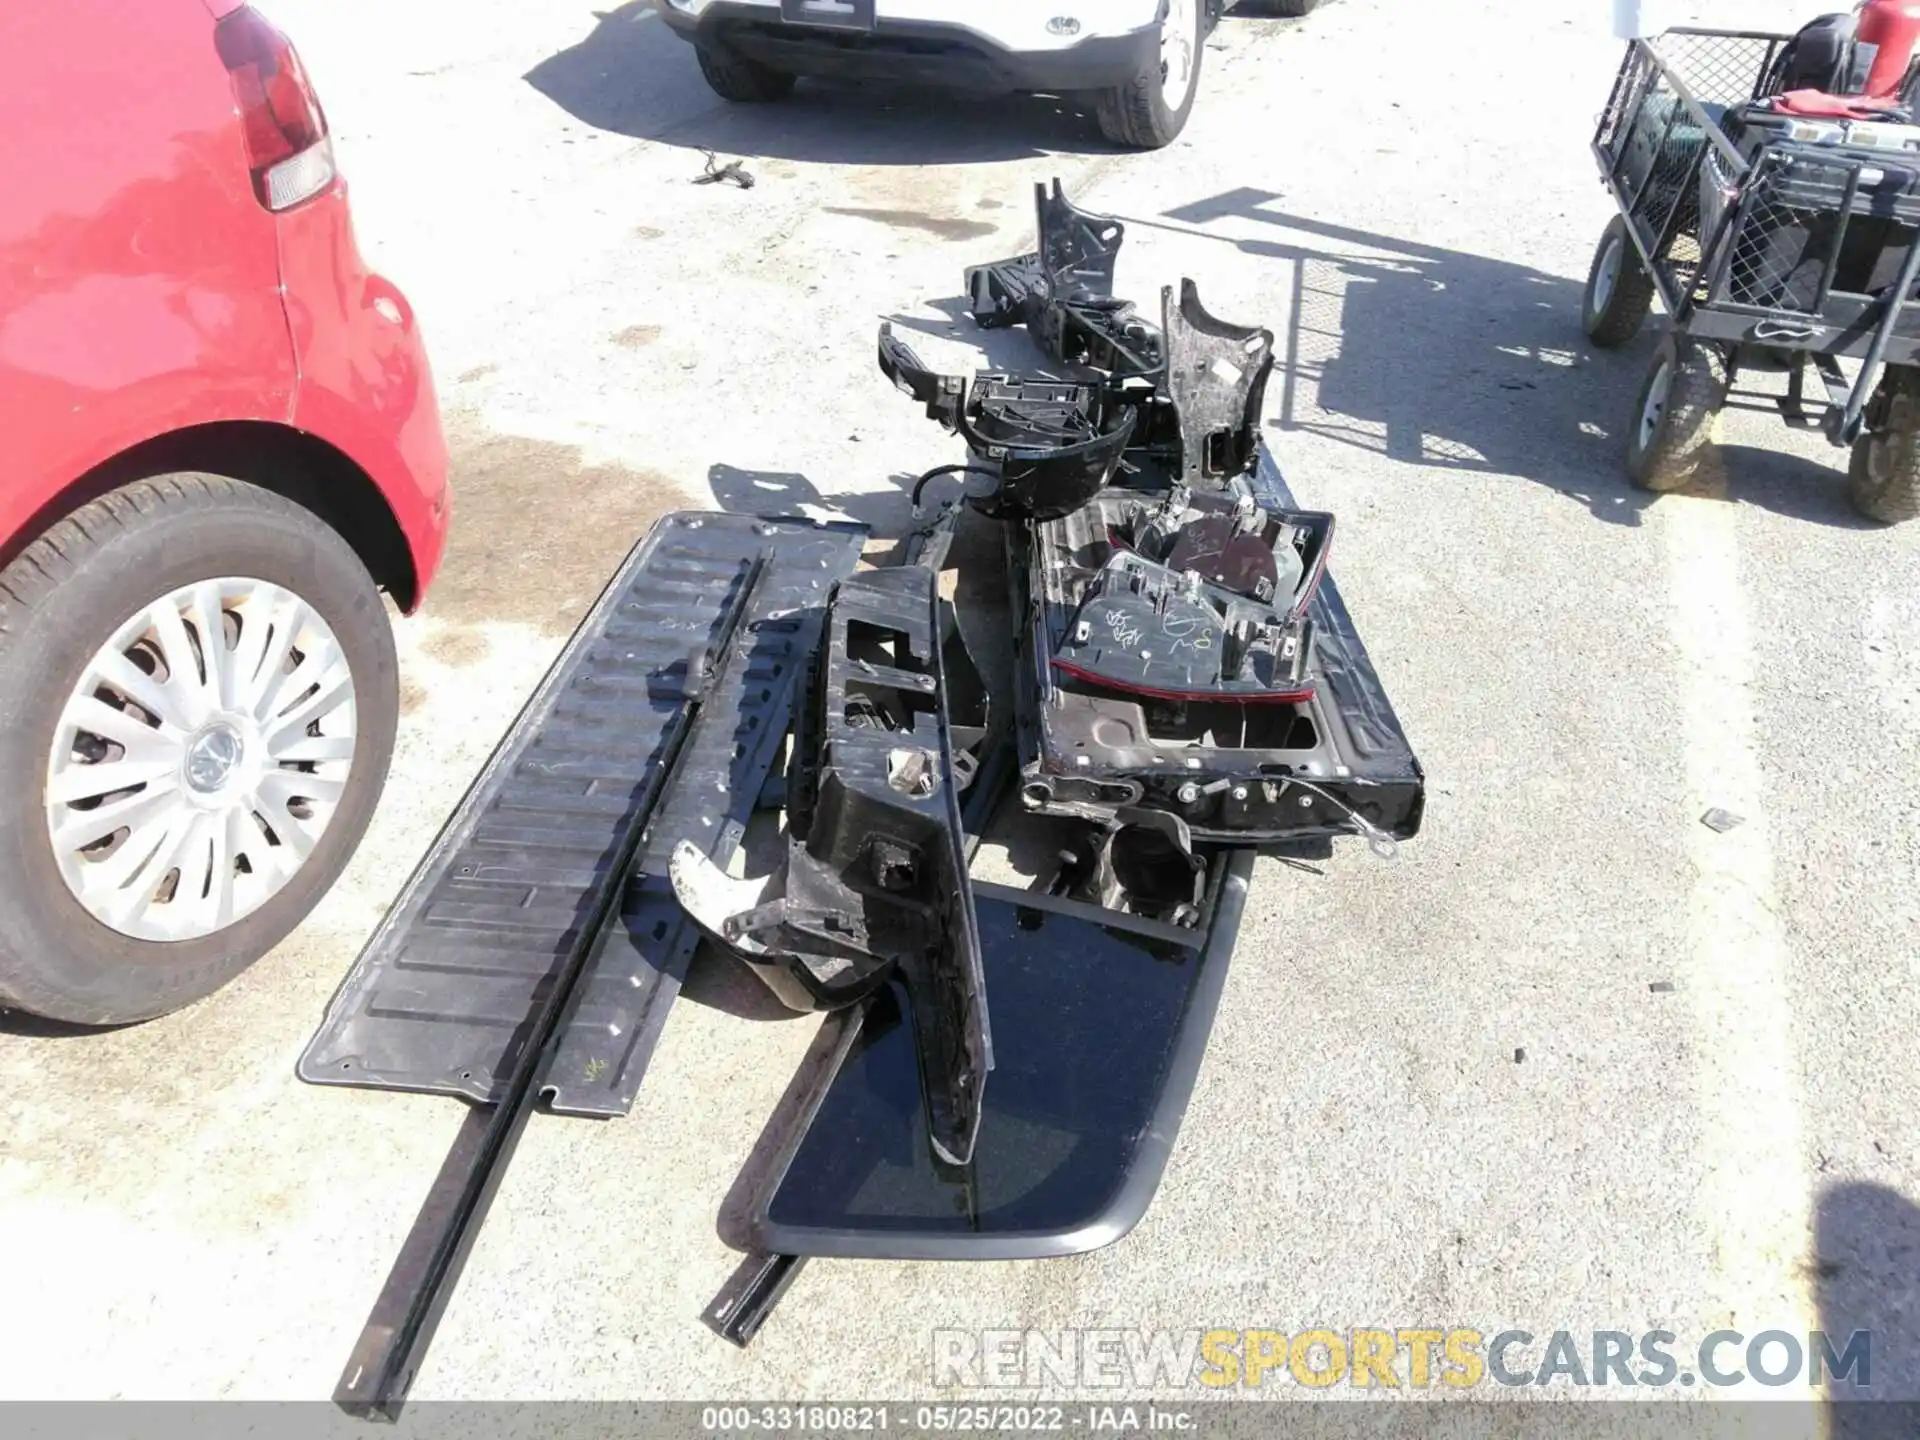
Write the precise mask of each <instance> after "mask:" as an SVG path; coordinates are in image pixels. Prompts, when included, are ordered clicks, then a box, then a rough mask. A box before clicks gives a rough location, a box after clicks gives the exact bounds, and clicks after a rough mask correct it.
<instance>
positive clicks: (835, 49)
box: [654, 0, 1316, 149]
mask: <svg viewBox="0 0 1920 1440" xmlns="http://www.w3.org/2000/svg"><path fill="white" fill-rule="evenodd" d="M654 3H655V5H657V6H658V7H659V10H660V14H661V15H662V17H664V18H665V20H666V22H667V23H668V24H669V25H671V26H672V27H673V28H674V30H675V31H677V32H678V33H679V34H681V35H682V36H684V37H685V38H686V39H688V40H690V41H692V42H693V48H694V52H695V54H696V55H698V57H699V60H700V71H701V73H702V74H703V75H705V76H706V77H707V83H708V84H709V85H711V86H712V87H713V88H714V91H715V92H716V93H717V94H719V95H721V96H722V97H724V98H725V99H728V100H740V101H761V100H778V99H781V98H783V97H784V96H786V95H787V94H788V93H789V92H790V91H791V90H792V89H793V82H794V79H795V78H796V77H797V76H801V75H829V76H842V77H846V78H850V79H865V80H893V81H904V82H907V83H917V84H924V85H933V86H944V87H949V88H953V89H961V90H976V91H987V92H996V91H997V92H1005V91H1044V92H1046V93H1048V94H1053V95H1059V94H1085V95H1088V96H1090V97H1091V98H1092V100H1093V102H1094V106H1095V110H1096V112H1097V114H1098V115H1099V119H1100V129H1101V131H1102V132H1103V133H1104V134H1105V135H1106V136H1107V138H1108V139H1110V140H1112V141H1114V142H1115V143H1117V144H1121V145H1130V146H1135V147H1138V148H1141V149H1158V148H1159V147H1160V146H1162V145H1166V144H1168V143H1170V142H1171V141H1172V140H1173V138H1174V137H1175V136H1176V135H1178V134H1179V133H1180V131H1181V129H1182V128H1183V127H1184V126H1185V125H1186V123H1187V116H1188V114H1190V113H1191V112H1192V110H1193V99H1194V95H1195V93H1196V92H1197V90H1198V89H1199V82H1200V59H1201V55H1202V54H1203V52H1204V48H1205V40H1206V37H1207V34H1208V32H1209V31H1211V30H1212V29H1213V26H1214V23H1215V22H1216V21H1217V20H1218V19H1219V17H1220V12H1221V11H1222V10H1223V9H1225V8H1226V5H1227V4H1228V3H1229V0H654ZM1315 3H1316V0H1281V5H1280V6H1279V8H1280V10H1281V12H1282V13H1288V14H1305V13H1306V12H1307V11H1308V10H1310V9H1312V8H1313V7H1314V4H1315Z"/></svg>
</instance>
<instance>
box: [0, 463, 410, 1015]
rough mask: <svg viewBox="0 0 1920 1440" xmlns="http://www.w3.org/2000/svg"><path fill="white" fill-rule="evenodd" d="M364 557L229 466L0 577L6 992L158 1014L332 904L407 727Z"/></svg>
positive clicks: (0, 827)
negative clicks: (230, 474) (399, 723)
mask: <svg viewBox="0 0 1920 1440" xmlns="http://www.w3.org/2000/svg"><path fill="white" fill-rule="evenodd" d="M398 700H399V693H398V684H397V676H396V668H395V664H394V653H393V635H392V631H391V630H390V628H389V626H388V623H387V617H386V612H385V608H384V606H383V605H382V603H381V600H380V595H379V591H378V590H377V589H376V587H375V586H374V583H373V579H372V577H371V576H369V575H368V574H367V571H366V568H365V566H363V565H362V564H361V563H360V560H359V558H358V557H357V556H356V555H355V554H354V553H353V551H352V550H351V549H350V548H349V547H348V546H347V544H346V542H345V541H343V540H342V539H341V538H340V536H339V535H337V534H336V533H334V531H333V530H332V529H331V528H329V527H328V526H327V525H325V524H324V523H322V522H321V521H320V520H319V519H318V518H317V517H315V516H314V515H313V514H311V513H310V512H308V511H306V510H304V509H302V508H300V507H299V506H297V505H295V504H293V503H292V502H291V501H288V500H285V499H283V498H281V497H280V496H278V495H275V494H272V493H271V492H269V491H265V490H261V489H259V488H258V487H255V486H251V485H245V484H242V483H240V482H239V481H235V480H230V479H226V478H223V477H218V476H211V475H169V476H163V477H161V478H158V479H154V480H147V481H142V482H140V483H138V484H134V485H130V486H127V487H126V488H124V489H121V490H117V491H114V492H113V493H111V494H109V495H106V496H104V497H102V498H101V499H98V500H95V501H94V502H93V503H91V504H89V505H87V506H85V507H84V508H82V509H81V510H79V511H77V512H75V513H74V514H73V515H72V516H70V517H68V518H67V519H66V520H64V521H62V522H61V523H60V524H59V525H56V526H55V527H54V528H53V529H52V530H51V531H50V532H48V533H47V534H46V535H44V536H43V537H41V538H40V539H39V540H37V541H35V542H34V543H33V544H32V545H30V546H29V547H28V548H27V549H26V550H24V551H23V552H22V553H21V554H20V555H19V556H18V557H17V558H16V559H15V560H14V561H13V562H12V563H11V564H10V565H8V566H7V567H6V569H5V570H4V571H0V1003H9V1004H13V1005H16V1006H19V1007H21V1008H24V1009H26V1010H30V1011H34V1012H36V1013H38V1014H41V1015H46V1016H49V1017H51V1018H53V1019H57V1020H65V1021H71V1022H75V1023H80V1024H91V1025H100V1024H113V1023H120V1022H125V1021H133V1020H145V1019H150V1018H152V1017H154V1016H156V1015H163V1014H165V1013H167V1012H168V1011H170V1010H175V1009H178V1008H179V1007H181V1006H183V1005H186V1004H189V1003H191V1002H193V1001H195V1000H198V999H201V998H202V997H204V996H206V995H209V994H211V993H212V992H213V991H215V990H217V989H218V988H219V987H220V986H222V985H224V984H225V983H226V982H227V981H229V980H231V979H232V978H233V977H234V976H235V975H237V974H239V973H240V972H241V971H242V970H244V969H246V967H247V966H248V965H250V964H252V963H253V962H254V961H255V960H256V959H258V958H259V957H260V956H261V955H263V954H265V953H266V952H267V951H268V950H269V949H271V948H272V947H273V946H274V945H275V944H277V943H278V942H279V941H280V940H281V939H282V938H283V937H284V936H286V934H287V933H288V932H289V931H291V930H292V929H293V927H294V926H295V925H297V924H298V923H299V922H300V921H301V920H302V919H303V918H304V917H305V916H306V914H307V912H308V911H309V910H311V909H312V908H313V906H314V904H315V903H316V902H317V901H318V900H319V899H320V897H321V896H322V895H324V894H325V893H326V891H327V889H328V887H329V886H331V885H332V884H333V882H334V880H335V879H336V878H337V877H338V876H339V873H340V871H341V870H342V869H343V868H344V867H345V865H346V863H347V860H348V859H349V857H351V855H352V854H353V851H354V848H355V846H356V845H357V844H358V843H359V840H360V837H361V835H362V833H363V832H364V831H365V829H366V827H367V823H368V821H369V820H370V819H371V818H372V815H373V807H374V801H375V800H376V799H377V798H378V796H379V793H380V789H381V786H382V784H383V783H384V782H385V779H386V773H387V763H388V761H389V759H390V758H391V756H392V753H393V737H394V728H395V724H396V719H397V715H398Z"/></svg>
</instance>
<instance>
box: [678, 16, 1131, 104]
mask: <svg viewBox="0 0 1920 1440" xmlns="http://www.w3.org/2000/svg"><path fill="white" fill-rule="evenodd" d="M655 4H656V6H657V8H658V9H659V12H660V16H661V18H662V19H663V20H665V21H666V22H667V24H668V25H669V26H671V27H672V28H673V30H674V31H675V32H676V33H677V34H679V35H680V36H682V37H683V38H685V39H687V40H690V41H693V42H695V43H698V44H702V45H711V46H714V47H716V48H719V49H724V50H731V51H733V52H735V53H736V54H740V55H744V56H746V57H747V58H748V59H750V60H755V61H758V62H759V63H760V64H762V65H767V66H770V67H772V68H773V69H776V70H783V71H786V72H788V73H789V74H795V75H823V76H832V77H836V78H842V79H851V80H888V81H898V82H901V83H907V84H924V85H935V86H941V87H945V88H949V89H957V90H976V91H987V92H997V91H1009V90H1044V91H1050V92H1056V93H1057V92H1063V91H1076V90H1104V89H1107V88H1109V87H1111V86H1115V85H1122V84H1125V83H1126V82H1127V81H1129V80H1132V79H1133V78H1134V77H1135V76H1137V75H1139V74H1140V73H1141V72H1142V71H1143V70H1144V69H1145V68H1146V67H1147V66H1148V65H1149V64H1151V63H1154V62H1156V61H1157V60H1158V58H1159V52H1160V25H1159V21H1158V19H1157V18H1155V16H1154V14H1153V12H1152V10H1150V9H1148V8H1147V7H1144V6H1143V7H1142V8H1141V13H1142V14H1144V15H1147V16H1148V17H1149V18H1148V19H1147V21H1146V22H1145V23H1144V24H1142V25H1140V26H1139V27H1138V28H1135V29H1131V30H1118V31H1115V32H1113V33H1104V34H1093V35H1088V36H1086V37H1084V38H1081V39H1077V40H1071V41H1064V40H1061V39H1059V38H1058V37H1055V36H1052V35H1050V34H1048V33H1047V32H1046V30H1045V29H1044V21H1043V20H1041V19H1040V18H1039V15H1038V13H1037V12H1036V15H1035V19H1034V21H1033V22H1032V24H1031V27H1030V28H1031V29H1032V30H1033V32H1034V34H1033V36H1032V43H1031V44H1029V43H1028V39H1027V37H1025V36H1023V35H1015V34H1008V35H996V34H990V33H988V32H987V31H986V30H984V29H982V28H981V26H980V24H978V23H961V22H959V21H952V20H932V19H924V18H909V17H901V16H898V15H889V14H886V13H882V14H881V15H880V16H879V18H878V19H877V20H876V22H875V24H874V28H873V29H872V30H870V31H849V30H839V29H833V28H829V27H826V26H819V25H792V24H787V23H785V22H783V21H782V20H781V18H780V6H779V5H778V4H777V3H767V0H655Z"/></svg>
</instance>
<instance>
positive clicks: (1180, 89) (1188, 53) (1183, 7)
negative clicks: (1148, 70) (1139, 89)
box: [1160, 0, 1200, 110]
mask: <svg viewBox="0 0 1920 1440" xmlns="http://www.w3.org/2000/svg"><path fill="white" fill-rule="evenodd" d="M1198 4H1199V0H1171V3H1170V4H1168V6H1167V18H1166V21H1165V23H1163V24H1162V25H1161V27H1160V93H1161V95H1162V96H1163V97H1164V98H1165V100H1166V102H1167V108H1168V109H1169V110H1178V109H1179V108H1180V107H1181V106H1182V105H1184V104H1186V103H1187V92H1188V91H1189V90H1191V89H1193V73H1194V69H1195V62H1196V59H1197V57H1196V55H1195V54H1194V50H1195V44H1196V40H1195V37H1196V36H1198V35H1199V33H1200V30H1199V26H1198V25H1196V24H1195V23H1194V17H1195V15H1196V13H1197V12H1196V10H1195V8H1194V7H1195V6H1197V5H1198Z"/></svg>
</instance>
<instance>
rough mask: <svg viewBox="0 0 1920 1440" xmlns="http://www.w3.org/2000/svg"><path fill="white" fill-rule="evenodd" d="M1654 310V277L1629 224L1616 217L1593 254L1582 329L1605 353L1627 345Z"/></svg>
mask: <svg viewBox="0 0 1920 1440" xmlns="http://www.w3.org/2000/svg"><path fill="white" fill-rule="evenodd" d="M1652 309H1653V277H1652V276H1651V275H1649V274H1648V273H1647V267H1646V266H1645V265H1642V264H1641V263H1640V252H1639V251H1637V250H1635V249H1634V248H1633V239H1632V237H1631V236H1629V235H1628V234H1627V222H1626V221H1625V220H1624V219H1622V218H1621V217H1620V216H1618V215H1616V216H1614V217H1613V223H1612V224H1611V225H1609V226H1607V231H1606V234H1604V235H1602V236H1601V237H1600V244H1599V247H1598V248H1597V249H1595V251H1594V252H1593V264H1592V266H1591V267H1590V268H1589V269H1588V271H1587V288H1586V292H1585V295H1584V297H1583V299H1582V301H1581V306H1580V323H1581V327H1582V328H1583V329H1584V330H1585V331H1586V332H1587V338H1588V339H1589V340H1591V341H1593V343H1594V344H1596V345H1598V346H1600V347H1601V348H1602V349H1603V350H1611V349H1614V348H1615V347H1616V346H1620V345H1624V344H1626V343H1627V342H1628V341H1629V340H1631V339H1633V337H1634V336H1636V335H1638V334H1639V333H1640V327H1641V326H1643V325H1645V324H1646V323H1647V315H1648V312H1650V311H1651V310H1652Z"/></svg>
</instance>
